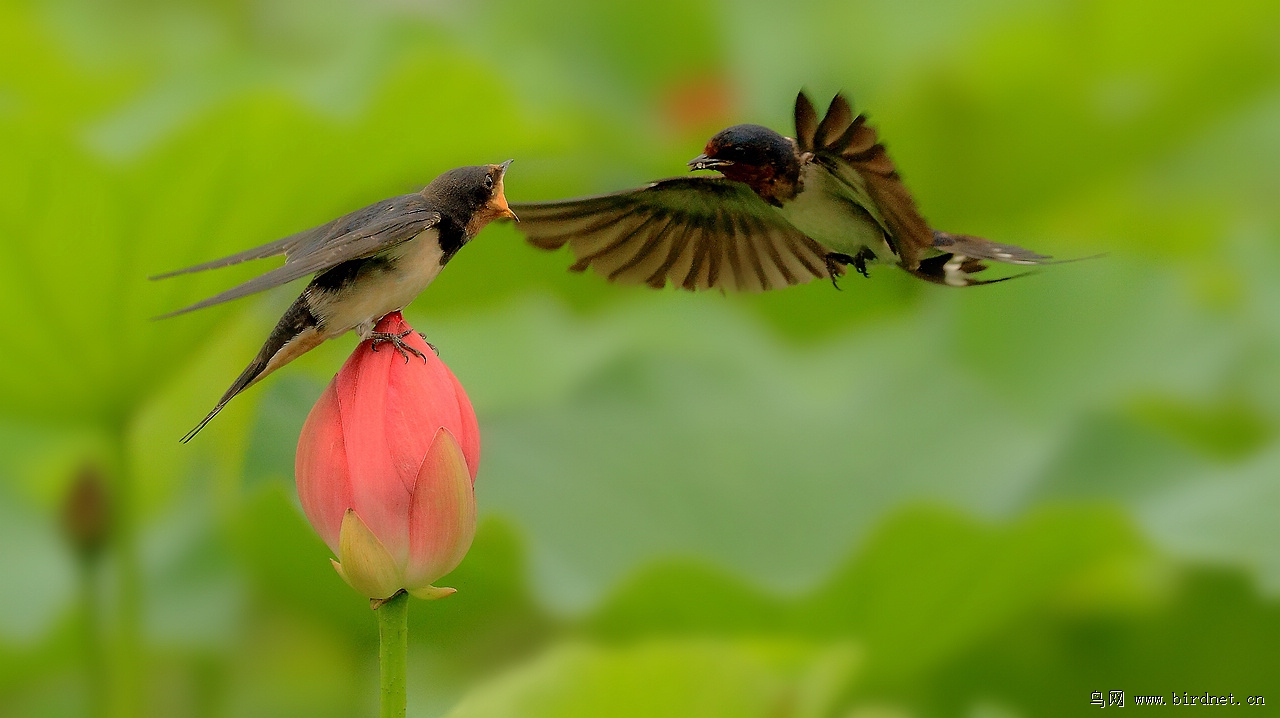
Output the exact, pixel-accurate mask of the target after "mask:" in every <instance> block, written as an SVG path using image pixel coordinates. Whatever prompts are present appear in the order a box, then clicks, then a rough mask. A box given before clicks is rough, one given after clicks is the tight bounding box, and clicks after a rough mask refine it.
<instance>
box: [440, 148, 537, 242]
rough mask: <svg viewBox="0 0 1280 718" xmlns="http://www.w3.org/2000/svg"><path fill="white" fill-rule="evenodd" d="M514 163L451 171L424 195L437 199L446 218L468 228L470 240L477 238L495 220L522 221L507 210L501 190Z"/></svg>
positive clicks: (441, 177)
mask: <svg viewBox="0 0 1280 718" xmlns="http://www.w3.org/2000/svg"><path fill="white" fill-rule="evenodd" d="M511 162H512V161H511V160H507V161H506V162H503V163H502V164H498V165H476V166H473V167H458V168H456V169H452V170H449V171H448V172H445V173H444V174H442V175H440V176H439V177H436V178H435V179H434V180H432V181H431V184H429V185H427V187H426V189H424V190H423V192H424V193H427V194H430V195H433V196H435V197H436V198H437V199H438V200H439V201H440V203H441V205H442V207H444V208H445V212H446V213H447V214H449V215H451V216H453V217H454V218H455V219H457V220H458V221H460V222H462V223H463V224H464V225H465V226H466V232H467V236H468V237H474V236H476V235H477V234H479V233H480V230H482V229H484V226H485V225H487V224H488V223H490V222H492V221H493V220H495V219H514V220H516V221H519V219H518V218H517V217H516V213H515V212H512V211H511V208H510V207H508V206H507V197H506V195H505V194H504V193H503V188H502V179H503V177H504V176H505V175H506V173H507V167H508V166H509V165H510V164H511Z"/></svg>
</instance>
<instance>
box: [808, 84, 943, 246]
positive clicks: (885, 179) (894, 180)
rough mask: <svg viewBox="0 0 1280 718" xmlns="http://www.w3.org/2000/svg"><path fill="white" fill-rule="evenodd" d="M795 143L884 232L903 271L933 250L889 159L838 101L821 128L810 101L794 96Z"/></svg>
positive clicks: (861, 119)
mask: <svg viewBox="0 0 1280 718" xmlns="http://www.w3.org/2000/svg"><path fill="white" fill-rule="evenodd" d="M795 114H796V142H797V143H799V145H800V150H801V151H802V152H812V153H813V154H814V157H815V159H817V160H818V161H819V162H821V163H822V165H823V166H825V167H826V168H827V169H828V170H829V171H830V172H831V174H832V175H834V176H835V177H836V178H837V179H839V180H840V181H841V182H842V183H843V184H844V185H845V188H846V189H847V190H848V191H849V193H850V196H849V198H850V199H851V200H853V201H854V202H856V203H857V204H858V205H859V206H861V207H862V208H863V209H865V210H866V211H867V213H868V214H870V215H871V216H872V217H873V218H874V219H875V220H876V222H877V223H878V224H880V226H881V227H882V228H883V229H884V230H885V233H886V234H887V235H888V237H889V244H890V246H891V247H893V250H894V251H895V252H897V253H898V256H899V257H900V258H901V262H902V265H903V266H904V267H906V268H907V269H911V268H913V267H915V266H916V265H917V264H918V263H919V262H920V259H921V258H922V257H924V256H926V255H927V254H928V253H929V250H930V249H931V248H932V247H933V230H932V229H931V228H930V227H929V223H928V222H927V221H925V219H924V217H922V216H921V215H920V211H919V210H918V209H916V203H915V200H914V199H913V198H912V197H911V192H910V191H909V190H908V189H907V186H906V185H905V184H903V182H902V178H901V177H900V176H899V175H898V170H897V168H896V167H895V166H894V164H893V160H892V159H890V158H889V153H888V151H887V150H886V149H885V147H884V145H883V144H881V143H880V141H879V139H878V138H877V136H876V131H875V130H874V129H872V127H871V126H870V125H868V124H867V117H866V115H856V116H855V115H854V114H853V110H852V108H850V106H849V102H848V101H847V100H845V98H844V96H843V95H836V96H835V97H834V98H832V100H831V105H830V107H828V109H827V114H826V115H825V116H824V117H823V118H822V122H820V123H816V124H815V122H814V118H815V117H816V116H817V115H816V113H815V112H814V109H813V104H812V103H811V102H809V98H808V97H806V96H805V94H804V92H801V93H800V94H799V95H797V96H796V111H795Z"/></svg>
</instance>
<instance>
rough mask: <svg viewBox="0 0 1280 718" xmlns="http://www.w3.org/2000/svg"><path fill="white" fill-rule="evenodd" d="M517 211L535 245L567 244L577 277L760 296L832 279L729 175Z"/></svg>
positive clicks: (791, 231) (814, 250)
mask: <svg viewBox="0 0 1280 718" xmlns="http://www.w3.org/2000/svg"><path fill="white" fill-rule="evenodd" d="M511 208H512V209H513V210H514V211H515V212H516V214H518V215H520V222H519V223H518V224H517V225H516V228H517V229H519V230H520V231H521V232H523V233H524V234H525V236H526V238H527V239H528V240H529V243H530V244H532V245H534V246H535V247H540V248H542V249H558V248H560V247H562V246H564V245H565V244H568V245H569V247H570V249H571V250H572V252H573V255H574V257H575V259H576V261H575V263H574V264H573V266H572V267H570V268H571V269H574V270H577V271H582V270H585V269H586V268H587V267H591V268H592V269H593V270H595V272H596V273H598V274H601V275H603V276H605V277H607V278H608V279H609V281H611V282H618V283H623V284H645V285H648V286H650V287H654V288H661V287H664V286H666V284H667V283H668V282H669V283H671V284H673V285H676V286H678V287H681V288H683V289H688V290H695V289H709V288H713V287H716V288H728V289H737V290H743V291H761V290H766V289H777V288H780V287H785V286H789V285H792V284H800V283H802V282H808V281H810V280H812V279H815V278H819V277H822V278H825V277H827V276H829V275H828V274H827V269H826V262H825V257H826V250H825V249H823V248H822V247H821V246H820V245H819V244H818V243H817V242H814V241H813V240H812V239H810V238H809V237H807V236H806V235H805V234H803V233H802V232H800V231H799V230H797V229H796V228H795V227H792V226H791V225H790V224H788V223H787V222H786V220H784V219H783V218H782V217H781V216H780V215H778V214H777V213H776V211H775V210H774V209H773V208H772V207H770V206H769V205H767V204H766V203H765V202H764V200H761V199H760V198H759V197H758V196H757V195H756V194H755V193H754V192H752V191H751V189H750V188H749V187H747V186H746V185H744V184H741V183H738V182H732V181H729V180H727V179H724V178H722V177H680V178H674V179H669V180H662V181H659V182H654V183H652V184H650V185H648V186H647V187H642V188H640V189H636V190H629V191H625V192H617V193H613V194H607V195H599V196H595V197H585V198H582V199H574V200H564V201H559V202H526V203H513V204H512V205H511ZM744 269H746V270H747V271H745V272H744Z"/></svg>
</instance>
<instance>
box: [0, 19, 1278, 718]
mask: <svg viewBox="0 0 1280 718" xmlns="http://www.w3.org/2000/svg"><path fill="white" fill-rule="evenodd" d="M800 87H806V88H808V89H809V90H810V91H811V92H812V93H813V94H814V95H815V99H816V100H817V101H818V102H819V103H825V102H826V101H827V99H829V97H830V95H831V94H832V93H834V92H835V91H837V90H840V89H843V90H845V91H847V92H848V93H849V94H850V96H851V97H852V98H853V99H854V100H855V103H856V105H857V106H858V107H859V108H860V109H863V110H866V111H868V112H869V113H870V114H871V116H872V120H873V122H874V123H875V124H876V125H877V126H878V127H879V128H880V130H881V133H882V137H883V138H884V139H885V140H886V141H887V142H888V144H889V147H890V150H891V152H892V154H893V156H894V157H895V158H896V160H897V162H898V165H899V168H900V169H901V170H902V172H903V174H904V176H905V177H906V178H907V181H908V183H909V185H910V186H911V188H912V189H913V190H914V191H915V192H916V196H917V199H918V201H919V204H920V205H921V207H922V209H923V211H924V212H925V213H926V215H927V216H928V217H929V218H930V219H931V220H932V221H933V223H934V224H935V225H936V226H938V227H941V228H945V229H949V230H953V231H961V232H969V233H975V234H982V235H985V236H989V237H992V238H994V239H998V240H1001V241H1007V242H1014V243H1018V244H1022V245H1024V246H1027V247H1030V248H1032V249H1036V250H1039V251H1043V252H1048V253H1051V254H1054V255H1057V256H1060V257H1076V256H1083V255H1089V254H1094V253H1096V252H1107V253H1108V255H1107V257H1106V258H1105V259H1101V260H1096V261H1090V262H1083V263H1078V264H1070V265H1065V266H1058V267H1050V268H1047V269H1046V270H1044V271H1042V272H1040V273H1038V274H1037V275H1035V276H1034V277H1031V278H1027V279H1022V280H1019V281H1016V282H1010V283H1007V284H1001V285H997V286H992V287H986V288H980V289H974V290H968V291H958V290H950V289H945V288H939V287H934V286H927V285H924V284H923V283H920V282H918V281H916V280H914V279H911V278H910V277H908V276H907V275H905V274H904V273H902V272H899V271H897V270H895V269H892V268H888V267H881V268H878V269H873V273H872V278H871V279H870V280H862V279H861V278H859V277H856V276H854V277H849V278H847V279H845V281H844V283H843V288H844V291H842V292H836V291H834V290H832V288H831V287H830V286H829V285H828V284H824V283H820V282H819V283H814V284H812V285H809V286H804V287H798V288H793V289H789V290H786V291H782V292H776V293H773V294H768V295H762V296H747V297H742V296H727V297H726V296H722V295H720V294H714V293H708V294H704V295H685V294H678V293H676V292H673V291H666V292H650V291H648V290H643V289H620V288H615V287H611V286H608V285H606V284H605V283H604V282H603V281H602V280H600V279H599V278H598V277H595V276H579V275H572V274H569V273H567V272H566V271H565V267H566V266H567V265H568V264H569V263H570V260H569V258H568V257H567V256H566V255H564V254H548V253H541V252H537V251H535V250H532V249H529V248H527V247H526V246H524V245H523V242H522V241H521V240H520V238H519V237H518V235H517V234H516V233H515V232H514V230H512V229H511V228H510V227H509V226H495V227H493V228H491V229H489V230H486V231H485V232H484V233H483V234H482V235H481V237H480V238H479V239H478V240H477V241H476V242H475V243H473V244H472V245H470V246H468V247H467V248H466V250H465V251H463V252H462V253H461V254H460V255H459V256H458V257H457V258H456V259H455V260H454V261H453V262H452V263H451V264H450V265H449V269H448V271H447V272H445V273H444V274H443V275H442V276H441V278H440V279H439V281H437V282H436V283H435V284H434V285H433V286H432V287H431V288H430V289H428V290H427V291H426V292H425V293H424V294H423V296H422V297H421V299H420V300H419V301H417V302H416V303H415V304H414V305H412V306H411V307H410V309H409V310H408V311H407V314H408V316H409V318H410V319H411V321H413V323H414V324H415V325H416V327H417V328H419V329H421V330H423V331H425V332H426V333H428V334H429V335H430V336H431V337H432V340H433V341H434V342H435V343H436V344H437V345H438V346H439V348H440V351H441V355H442V357H443V358H444V359H445V360H446V361H447V362H448V363H449V364H450V366H451V367H452V368H453V370H454V372H455V373H456V374H457V375H458V376H459V378H460V379H461V380H462V381H463V383H464V384H465V386H466V387H467V389H468V390H469V392H470V394H471V397H472V399H473V401H474V403H475V406H476V409H477V412H478V413H479V416H480V421H481V426H482V431H483V437H484V455H483V460H482V464H481V469H480V477H479V481H478V483H477V493H478V498H479V502H480V507H481V514H482V524H481V528H480V533H479V535H478V538H477V540H476V544H475V546H474V547H473V549H472V551H471V553H470V555H469V556H468V558H467V559H466V561H465V562H464V563H463V564H462V566H461V567H460V568H459V569H458V570H457V571H456V572H455V573H454V574H453V575H452V576H450V577H448V578H446V579H445V581H444V582H443V583H444V584H445V585H451V586H455V587H457V588H458V594H457V595H456V596H453V597H451V598H449V599H447V600H445V601H440V602H436V603H430V604H427V603H421V602H416V603H414V604H413V606H412V608H411V631H412V634H411V635H412V645H411V648H410V677H409V685H410V695H409V701H410V714H411V715H413V716H421V717H425V716H445V715H448V716H457V717H459V718H460V717H462V716H467V717H477V718H480V717H487V716H604V715H610V716H677V715H685V716H771V717H780V716H797V717H800V716H814V717H833V718H853V717H857V718H871V717H872V716H876V717H881V718H888V717H899V716H902V717H906V716H965V717H969V716H972V717H974V718H979V717H1005V716H1056V715H1076V714H1079V713H1082V712H1084V711H1086V710H1094V709H1095V707H1094V706H1090V704H1089V701H1090V697H1091V696H1090V694H1091V693H1092V692H1093V691H1103V692H1104V694H1105V692H1107V691H1111V690H1122V691H1124V692H1125V694H1126V706H1127V707H1128V706H1131V705H1132V701H1133V696H1134V695H1135V694H1137V695H1144V694H1161V695H1163V696H1164V697H1165V700H1166V701H1169V700H1170V699H1171V694H1172V693H1174V692H1177V693H1179V694H1181V693H1182V692H1184V691H1185V692H1187V693H1188V694H1191V695H1201V694H1204V693H1205V692H1208V693H1210V694H1213V695H1226V694H1228V693H1231V694H1234V696H1235V698H1236V699H1237V700H1239V701H1241V702H1244V699H1245V698H1246V697H1247V696H1263V697H1264V698H1265V699H1267V700H1269V701H1270V702H1271V703H1272V704H1280V671H1277V670H1276V666H1277V665H1280V602H1278V601H1277V595H1278V594H1280V435H1278V433H1277V428H1278V427H1280V372H1278V371H1277V368H1278V367H1280V282H1277V281H1276V276H1275V272H1276V267H1277V266H1280V4H1277V3H1275V2H1274V0H1258V1H1256V2H1247V1H1240V2H1231V3H1221V4H1218V3H1172V4H1171V3H1166V2H1156V1H1155V0H1022V1H1020V2H1013V1H1010V0H971V1H967V2H928V1H926V0H910V1H907V2H897V3H877V2H870V1H857V2H838V1H835V0H832V1H828V2H813V3H799V4H795V5H790V4H784V3H771V2H763V1H762V0H739V1H736V2H735V1H732V0H723V1H721V2H713V1H711V0H648V1H646V2H638V3H596V2H590V1H589V0H571V1H570V2H558V3H557V2H543V1H539V2H526V1H522V0H478V1H476V2H466V3H462V2H458V3H450V2H445V1H443V0H380V1H378V2H355V1H354V0H350V1H341V0H336V1H334V2H325V3H307V2H302V1H301V0H222V1H215V0H179V1H178V2H161V1H160V0H105V1H97V2H90V1H88V0H51V1H50V2H29V1H25V0H3V1H2V2H0V319H2V320H3V322H4V324H5V330H4V331H3V332H0V715H4V716H22V717H27V716H32V717H37V716H113V717H125V716H210V717H215V716H217V717H220V716H372V715H375V714H376V701H377V695H376V691H377V666H376V631H375V625H374V620H373V617H372V615H371V613H370V612H369V610H368V606H367V603H366V602H365V601H364V600H363V599H361V598H359V597H358V596H357V595H356V594H355V593H354V592H353V591H351V590H350V589H349V588H348V587H347V586H345V585H344V584H343V583H342V582H341V581H340V580H339V578H338V577H337V575H336V574H335V573H334V572H333V571H332V569H331V568H330V567H329V565H328V560H327V557H328V551H327V549H326V548H325V547H324V546H323V544H322V543H321V542H320V541H319V539H318V538H317V537H316V536H315V535H314V534H313V533H312V531H311V530H310V528H309V527H308V526H307V524H306V523H305V521H304V520H303V518H302V516H301V512H300V511H299V509H298V508H297V503H296V498H295V494H294V489H293V478H292V468H293V451H294V442H295V440H296V436H297V432H298V430H299V428H300V427H301V424H302V420H303V418H304V417H305V415H306V412H307V411H308V409H309V407H310V405H311V403H312V401H314V399H315V397H316V396H318V394H319V392H320V390H321V389H322V388H323V386H324V384H325V383H326V382H327V381H328V379H329V378H330V377H331V376H332V374H333V373H334V372H335V371H336V370H337V368H338V366H339V365H340V363H341V361H342V359H343V357H344V356H345V355H346V354H347V353H348V352H349V351H350V350H351V348H352V347H353V346H354V343H355V339H354V338H353V337H347V338H345V339H343V340H341V341H335V342H331V343H330V345H329V346H325V347H323V348H321V349H319V350H317V351H315V352H313V353H312V354H310V355H308V356H306V357H305V358H303V359H302V360H300V361H298V362H296V363H295V364H294V365H292V366H290V367H289V368H287V369H286V370H284V371H281V372H279V373H278V374H276V375H275V376H273V377H272V378H271V379H269V380H268V381H266V382H264V383H263V384H262V385H260V386H258V387H256V388H254V389H253V390H251V391H249V392H248V393H247V394H245V395H244V396H242V397H241V398H239V399H237V400H236V401H235V402H233V403H232V404H231V405H230V407H229V408H228V409H227V410H226V411H225V412H224V413H223V414H222V415H221V416H220V417H219V418H218V419H217V420H216V421H215V422H214V423H213V424H212V425H211V426H210V427H209V428H208V429H207V430H206V431H205V432H204V433H203V434H201V435H200V436H199V437H198V439H197V440H196V441H194V442H192V443H191V444H190V445H187V446H182V445H179V444H178V442H177V439H178V438H179V437H180V436H181V435H182V434H183V432H185V431H186V429H187V428H189V427H190V426H191V425H193V424H194V423H195V422H196V421H197V420H198V419H199V418H200V417H201V416H203V415H204V413H205V411H206V410H207V409H208V408H209V407H210V406H211V405H212V403H213V402H214V401H215V399H216V398H217V397H218V396H219V395H220V394H221V392H222V391H223V389H224V388H225V387H226V386H227V385H228V384H229V383H230V381H231V380H232V378H234V376H235V375H236V374H237V373H238V372H239V371H240V369H241V368H242V367H243V366H244V365H245V364H246V363H247V361H248V359H249V358H250V357H251V356H252V354H253V353H254V352H255V351H256V349H257V347H258V346H259V344H260V342H261V341H262V340H263V338H264V337H265V335H266V333H267V331H268V330H269V329H270V327H271V326H272V325H273V323H274V321H275V319H276V318H277V317H278V315H279V313H280V312H281V311H282V310H283V308H284V307H285V306H287V304H288V303H289V302H290V301H291V299H292V297H293V296H294V295H295V294H296V291H297V288H296V287H290V288H287V289H285V290H282V291H277V292H272V293H269V294H267V295H264V296H262V297H258V298H255V299H251V300H244V301H240V302H237V303H234V304H232V305H224V306H221V307H218V308H216V309H211V310H207V311H203V312H199V313H196V314H192V315H188V316H183V317H180V318H177V319H172V320H168V321H164V322H152V321H150V320H149V317H151V316H154V315H156V314H160V313H162V312H165V311H168V310H172V309H175V308H177V307H180V306H183V305H184V304H185V303H187V302H190V301H193V300H196V299H199V298H202V297H204V296H207V295H209V294H212V293H214V292H215V291H217V290H219V289H222V288H225V287H228V286H231V285H232V284H234V283H236V282H237V281H239V280H242V279H244V278H246V277H248V276H250V275H252V274H255V273H257V272H260V271H262V269H263V266H262V265H261V264H259V265H256V266H241V267H236V268H232V269H226V270H223V271H221V272H217V273H211V274H206V275H195V276H189V277H182V278H178V279H173V280H169V281H166V282H163V283H150V282H148V281H147V280H146V277H147V275H149V274H153V273H157V272H160V271H164V270H168V269H173V268H175V267H180V266H185V265H188V264H192V263H195V262H198V261H201V260H204V259H209V258H212V257H217V256H221V255H223V254H227V253H230V252H233V251H236V250H239V249H242V248H245V247H249V246H253V245H257V244H260V243H263V242H266V241H269V240H271V239H275V238H276V237H279V236H282V235H285V234H288V233H290V232H293V231H296V230H298V229H301V228H305V227H309V226H312V225H315V224H318V223H320V222H323V221H326V220H328V219H330V218H331V217H333V216H336V215H338V214H341V213H343V212H346V211H349V210H351V209H354V208H357V207H360V206H362V205H364V204H367V203H369V202H372V201H375V200H378V199H381V198H383V197H386V196H390V195H393V194H400V193H404V192H409V191H413V190H415V189H417V188H419V187H420V186H421V185H423V184H425V183H426V182H427V181H429V180H430V179H431V178H432V177H434V176H435V175H436V174H437V173H439V172H441V171H443V170H445V169H448V168H450V167H453V166H457V165H461V164H477V163H485V162H499V161H502V160H505V159H507V158H511V157H514V158H515V159H516V162H515V164H514V165H512V168H511V171H510V173H509V174H508V179H507V196H508V197H509V198H511V199H512V200H532V199H546V198H553V197H561V196H568V195H576V194H583V193H590V192H599V191H606V190H615V189H621V188H625V187H629V186H635V185H637V184H639V183H641V182H644V181H647V180H650V179H655V178H659V177H664V176H670V175H675V174H680V173H682V171H683V170H684V164H683V163H684V161H685V160H687V159H688V158H690V157H692V156H693V155H695V154H697V153H698V152H699V151H700V150H701V148H702V145H703V143H704V142H705V140H706V138H707V137H708V136H710V134H712V133H713V132H714V131H716V130H718V129H720V128H722V127H724V126H726V125H728V124H733V123H737V122H757V123H761V124H767V125H770V126H772V127H774V128H776V129H779V130H782V131H784V132H787V133H790V131H791V129H792V128H791V119H790V108H791V103H792V102H793V99H794V96H795V93H796V91H797V90H798V89H799V88H800ZM103 507H109V511H105V513H104V508H103ZM104 515H105V516H109V521H108V522H107V523H106V524H103V523H101V521H100V519H101V518H102V517H103V516H104ZM1246 710H1248V709H1247V708H1246ZM1253 712H1254V713H1261V712H1264V711H1259V710H1257V709H1253Z"/></svg>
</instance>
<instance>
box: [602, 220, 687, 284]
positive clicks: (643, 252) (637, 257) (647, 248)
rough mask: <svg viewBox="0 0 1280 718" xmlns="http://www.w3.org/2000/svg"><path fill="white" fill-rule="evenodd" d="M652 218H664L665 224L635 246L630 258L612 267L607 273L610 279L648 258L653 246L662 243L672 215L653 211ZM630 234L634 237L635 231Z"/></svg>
mask: <svg viewBox="0 0 1280 718" xmlns="http://www.w3.org/2000/svg"><path fill="white" fill-rule="evenodd" d="M652 219H655V220H658V219H665V220H667V221H666V223H665V224H663V225H662V227H661V228H660V229H658V231H656V232H653V233H652V234H650V236H649V238H648V239H646V240H645V241H644V242H643V243H642V244H641V245H640V246H639V247H637V248H636V252H635V254H633V255H631V259H628V260H627V261H625V262H623V263H622V264H621V265H619V266H618V267H616V268H614V270H613V271H612V272H610V273H609V280H610V281H613V280H614V279H617V278H618V277H619V276H621V275H622V274H623V273H624V272H626V271H627V270H629V269H632V268H634V267H636V266H637V265H639V264H641V263H642V262H644V260H646V259H648V258H649V256H650V254H652V253H653V250H654V248H656V247H657V246H658V245H659V244H661V243H662V240H663V239H664V238H665V237H666V235H667V230H669V229H670V228H671V223H672V217H671V215H665V216H664V215H662V214H659V213H657V212H655V213H654V214H653V215H652ZM639 229H640V228H637V229H636V231H637V232H638V231H639ZM631 236H632V237H634V236H635V232H632V233H631Z"/></svg>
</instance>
